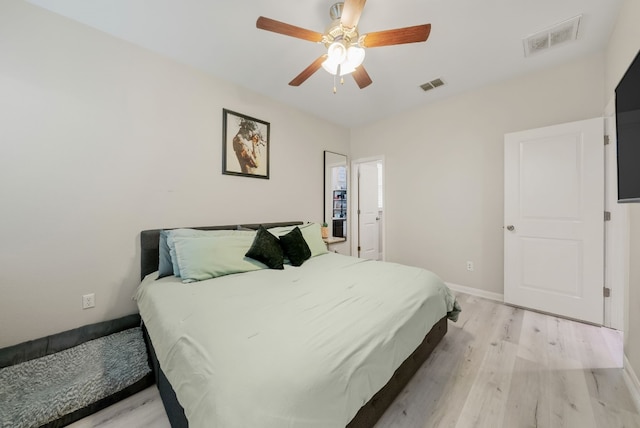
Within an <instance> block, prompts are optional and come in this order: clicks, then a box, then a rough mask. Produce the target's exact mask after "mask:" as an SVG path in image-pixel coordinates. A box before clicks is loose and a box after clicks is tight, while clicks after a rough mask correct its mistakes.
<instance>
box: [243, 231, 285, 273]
mask: <svg viewBox="0 0 640 428" xmlns="http://www.w3.org/2000/svg"><path fill="white" fill-rule="evenodd" d="M245 256H247V257H251V258H252V259H254V260H257V261H259V262H262V263H264V264H265V265H267V266H269V268H270V269H284V265H283V263H284V253H283V252H282V247H281V246H280V241H279V240H278V238H277V237H276V236H275V235H273V234H272V233H271V232H269V231H268V230H267V229H265V228H264V227H262V226H260V228H259V229H258V233H256V237H255V239H254V240H253V243H252V244H251V248H249V251H247V254H245Z"/></svg>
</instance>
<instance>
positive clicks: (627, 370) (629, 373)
mask: <svg viewBox="0 0 640 428" xmlns="http://www.w3.org/2000/svg"><path fill="white" fill-rule="evenodd" d="M623 373H624V381H625V383H626V384H627V388H629V392H630V393H631V398H632V399H633V403H634V404H635V405H636V409H637V410H638V412H640V381H638V376H636V372H634V371H633V367H631V363H629V360H628V359H627V356H626V355H625V356H624V371H623Z"/></svg>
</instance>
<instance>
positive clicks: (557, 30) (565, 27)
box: [523, 15, 582, 57]
mask: <svg viewBox="0 0 640 428" xmlns="http://www.w3.org/2000/svg"><path fill="white" fill-rule="evenodd" d="M581 18H582V15H578V16H576V17H574V18H571V19H568V20H566V21H563V22H561V23H559V24H556V25H554V26H553V27H550V28H547V29H546V30H542V31H540V32H538V33H536V34H532V35H531V36H529V37H527V38H526V39H524V40H523V43H524V56H525V57H528V56H530V55H533V54H536V53H539V52H542V51H545V50H547V49H549V48H552V47H554V46H558V45H560V44H563V43H566V42H570V41H573V40H576V39H577V38H578V27H579V26H580V19H581Z"/></svg>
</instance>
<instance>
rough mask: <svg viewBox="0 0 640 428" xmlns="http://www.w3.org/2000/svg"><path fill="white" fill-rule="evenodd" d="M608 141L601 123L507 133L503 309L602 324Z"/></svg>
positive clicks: (591, 122) (563, 125)
mask: <svg viewBox="0 0 640 428" xmlns="http://www.w3.org/2000/svg"><path fill="white" fill-rule="evenodd" d="M603 140H604V130H603V119H602V118H597V119H590V120H585V121H580V122H572V123H566V124H562V125H556V126H550V127H546V128H539V129H533V130H529V131H523V132H516V133H512V134H506V135H505V156H504V157H505V159H504V164H505V177H504V180H505V195H504V199H505V207H504V219H505V229H504V252H505V254H504V263H505V265H504V281H505V285H504V300H505V303H509V304H513V305H516V306H522V307H526V308H532V309H536V310H540V311H544V312H549V313H553V314H557V315H560V316H564V317H568V318H574V319H578V320H584V321H588V322H592V323H595V324H602V322H603V294H602V291H603V286H604V282H603V281H604V252H603V248H604V218H603V217H604V142H603Z"/></svg>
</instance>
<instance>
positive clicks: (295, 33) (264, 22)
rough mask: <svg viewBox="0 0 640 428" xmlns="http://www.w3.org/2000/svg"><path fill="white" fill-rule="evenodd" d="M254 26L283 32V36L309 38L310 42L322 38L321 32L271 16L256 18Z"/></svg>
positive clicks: (279, 32)
mask: <svg viewBox="0 0 640 428" xmlns="http://www.w3.org/2000/svg"><path fill="white" fill-rule="evenodd" d="M256 27H257V28H259V29H261V30H266V31H272V32H274V33H278V34H284V35H285V36H291V37H296V38H298V39H302V40H309V41H310V42H319V41H320V40H322V34H320V33H318V32H316V31H311V30H307V29H305V28H301V27H296V26H295V25H291V24H286V23H284V22H280V21H276V20H275V19H271V18H265V17H264V16H261V17H259V18H258V20H257V21H256Z"/></svg>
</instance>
